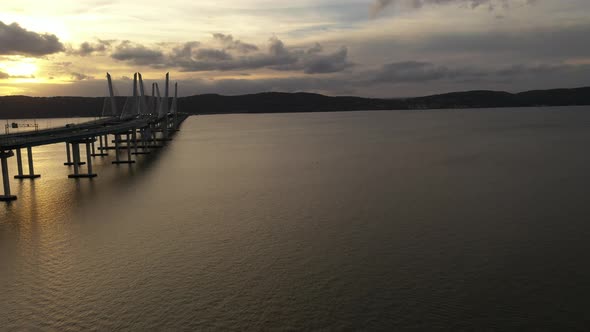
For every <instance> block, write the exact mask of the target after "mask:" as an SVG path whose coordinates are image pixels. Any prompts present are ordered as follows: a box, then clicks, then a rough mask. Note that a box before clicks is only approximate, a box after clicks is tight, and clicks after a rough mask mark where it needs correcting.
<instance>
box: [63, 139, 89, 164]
mask: <svg viewBox="0 0 590 332" xmlns="http://www.w3.org/2000/svg"><path fill="white" fill-rule="evenodd" d="M70 145H72V143H69V142H66V154H67V156H66V158H67V162H65V163H64V165H66V166H72V165H74V162H72V152H71V150H70ZM72 148H73V147H72ZM84 164H86V163H85V162H83V161H80V160H78V165H84Z"/></svg>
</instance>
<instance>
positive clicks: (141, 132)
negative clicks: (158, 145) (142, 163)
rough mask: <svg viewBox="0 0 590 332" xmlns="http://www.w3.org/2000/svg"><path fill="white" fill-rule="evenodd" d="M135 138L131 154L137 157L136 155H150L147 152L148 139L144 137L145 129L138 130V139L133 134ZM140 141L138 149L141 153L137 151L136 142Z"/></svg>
mask: <svg viewBox="0 0 590 332" xmlns="http://www.w3.org/2000/svg"><path fill="white" fill-rule="evenodd" d="M134 134H135V136H134V141H135V152H133V154H135V155H138V154H150V151H149V150H148V146H147V143H148V141H147V140H148V138H147V136H146V129H145V128H141V129H140V130H139V137H140V138H138V137H137V132H134ZM139 139H141V141H140V143H139V145H140V146H139V148H141V151H138V150H137V149H138V146H137V145H138V143H137V141H138V140H139Z"/></svg>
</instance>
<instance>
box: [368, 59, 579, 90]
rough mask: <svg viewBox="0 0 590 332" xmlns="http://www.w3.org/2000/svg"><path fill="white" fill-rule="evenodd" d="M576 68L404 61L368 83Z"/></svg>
mask: <svg viewBox="0 0 590 332" xmlns="http://www.w3.org/2000/svg"><path fill="white" fill-rule="evenodd" d="M586 67H589V66H586ZM580 68H585V67H584V66H579V65H567V64H538V65H526V64H515V65H508V66H497V67H469V66H454V67H450V66H445V65H437V64H433V63H430V62H420V61H404V62H395V63H389V64H386V65H383V66H382V67H381V69H380V70H378V71H376V72H373V73H372V74H370V76H371V79H370V82H372V83H388V84H402V83H424V82H431V81H439V80H440V81H443V80H444V81H454V82H486V81H488V82H498V81H510V80H514V79H525V78H533V77H543V76H548V75H556V74H561V75H571V74H572V73H573V72H574V71H575V70H577V69H580Z"/></svg>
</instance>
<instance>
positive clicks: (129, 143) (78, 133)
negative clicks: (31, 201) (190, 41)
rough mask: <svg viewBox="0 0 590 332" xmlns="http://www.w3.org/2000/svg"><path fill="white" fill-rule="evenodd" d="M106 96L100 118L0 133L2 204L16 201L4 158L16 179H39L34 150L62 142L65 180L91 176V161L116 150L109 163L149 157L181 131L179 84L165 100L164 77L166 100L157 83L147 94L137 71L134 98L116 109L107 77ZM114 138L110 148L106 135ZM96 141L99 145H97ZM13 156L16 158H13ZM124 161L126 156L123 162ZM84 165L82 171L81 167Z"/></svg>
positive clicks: (167, 77) (133, 161) (166, 88)
mask: <svg viewBox="0 0 590 332" xmlns="http://www.w3.org/2000/svg"><path fill="white" fill-rule="evenodd" d="M107 82H108V87H109V97H106V98H105V101H104V105H103V110H102V114H101V115H102V117H101V119H99V120H94V121H88V122H84V123H80V124H75V125H66V126H64V127H59V128H51V129H45V130H37V131H32V132H23V133H16V134H5V135H0V162H1V166H2V183H3V187H4V194H3V195H0V201H12V200H16V199H17V197H16V196H14V195H12V194H11V192H10V178H9V174H8V159H9V158H10V157H13V156H15V155H16V163H17V172H18V174H17V175H15V176H14V178H16V179H31V180H34V179H37V178H39V177H41V175H39V174H35V170H34V163H33V150H32V149H33V147H36V146H41V145H48V144H55V143H65V147H66V156H67V160H66V161H65V162H64V165H66V166H69V167H73V173H72V174H70V175H68V177H69V178H74V179H77V178H93V177H96V176H97V174H96V173H93V169H92V159H93V158H94V157H103V156H107V155H108V154H109V151H110V150H114V153H115V160H114V161H113V162H112V163H113V164H132V163H135V160H133V159H132V155H140V154H149V153H151V152H152V151H153V150H154V149H159V148H161V147H163V146H164V145H165V144H166V142H167V141H169V140H171V139H172V137H173V136H174V134H175V133H176V132H177V131H178V130H179V128H180V125H181V124H182V122H183V121H184V120H186V118H187V117H188V114H186V113H181V112H178V107H177V98H178V84H177V83H176V84H175V85H174V96H173V97H170V96H169V82H170V76H169V74H168V73H166V83H165V92H164V96H161V95H160V90H159V87H158V84H157V83H154V84H152V95H151V96H147V95H146V94H145V89H144V84H143V79H142V76H141V74H140V73H135V74H134V79H133V96H131V97H128V98H127V100H126V101H125V104H124V106H123V108H122V109H121V110H118V108H117V103H116V102H115V96H114V93H113V83H112V79H111V75H110V74H109V73H107ZM111 136H113V137H114V139H113V140H112V141H111V142H110V143H114V145H111V146H109V137H111ZM97 143H98V147H97V146H96V145H97ZM80 145H84V146H85V147H86V160H85V161H82V160H81V156H80ZM22 149H26V150H27V161H28V174H25V173H24V172H23V158H22V152H21V151H22ZM15 152H16V154H15ZM123 157H125V158H123ZM83 165H86V167H85V172H83V171H82V168H81V166H83Z"/></svg>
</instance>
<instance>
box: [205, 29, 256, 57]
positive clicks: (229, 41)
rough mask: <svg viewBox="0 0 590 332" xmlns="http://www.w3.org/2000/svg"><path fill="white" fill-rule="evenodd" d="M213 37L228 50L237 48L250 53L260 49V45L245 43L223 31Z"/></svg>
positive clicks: (241, 51)
mask: <svg viewBox="0 0 590 332" xmlns="http://www.w3.org/2000/svg"><path fill="white" fill-rule="evenodd" d="M213 38H214V39H215V40H216V41H218V42H220V43H221V44H222V45H223V47H224V48H225V49H227V50H236V51H238V52H240V53H248V52H254V51H258V46H256V45H254V44H248V43H244V42H242V41H240V40H235V39H234V37H233V36H232V35H224V34H222V33H214V34H213Z"/></svg>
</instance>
